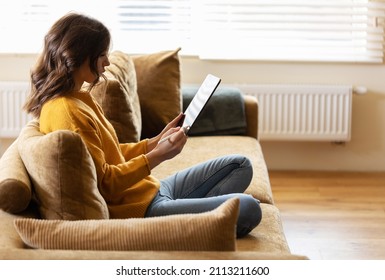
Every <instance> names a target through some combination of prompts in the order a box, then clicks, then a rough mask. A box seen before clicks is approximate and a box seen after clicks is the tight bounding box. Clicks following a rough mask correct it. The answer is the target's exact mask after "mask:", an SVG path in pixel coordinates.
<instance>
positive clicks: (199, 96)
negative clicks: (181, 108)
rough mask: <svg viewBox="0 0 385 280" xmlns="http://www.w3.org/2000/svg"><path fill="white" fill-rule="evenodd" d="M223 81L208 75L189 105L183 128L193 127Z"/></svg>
mask: <svg viewBox="0 0 385 280" xmlns="http://www.w3.org/2000/svg"><path fill="white" fill-rule="evenodd" d="M220 82H221V79H220V78H218V77H216V76H214V75H211V74H208V75H207V76H206V78H205V80H204V81H203V83H202V85H201V86H200V87H199V89H198V91H197V93H196V94H195V96H194V98H193V100H192V101H191V102H190V104H189V105H188V107H187V109H186V111H185V112H184V114H185V119H184V122H183V125H182V126H183V127H190V128H191V127H192V126H193V124H194V122H195V120H196V119H197V118H198V116H199V114H200V113H201V112H202V110H203V108H204V107H205V105H206V104H207V102H208V101H209V99H210V97H211V96H212V95H213V93H214V92H215V90H216V89H217V87H218V85H219V83H220Z"/></svg>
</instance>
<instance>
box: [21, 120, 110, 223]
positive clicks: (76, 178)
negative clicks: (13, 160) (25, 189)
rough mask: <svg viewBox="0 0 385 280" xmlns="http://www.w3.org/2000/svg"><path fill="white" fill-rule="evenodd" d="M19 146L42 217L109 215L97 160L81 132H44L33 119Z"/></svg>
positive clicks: (68, 218)
mask: <svg viewBox="0 0 385 280" xmlns="http://www.w3.org/2000/svg"><path fill="white" fill-rule="evenodd" d="M18 149H19V153H20V156H21V158H22V160H23V162H24V165H25V167H26V169H27V171H28V174H29V175H30V178H31V182H32V185H33V190H34V193H35V195H36V199H37V201H38V203H39V210H40V214H41V215H42V217H43V218H45V219H64V220H80V219H108V218H109V214H108V208H107V205H106V202H105V201H104V199H103V197H102V196H101V194H100V193H99V190H98V187H97V183H96V171H95V167H94V162H93V160H92V158H91V156H90V154H89V152H88V150H87V148H86V146H85V144H84V142H83V141H82V140H81V138H80V136H79V135H78V134H76V133H74V132H72V131H67V130H58V131H55V132H52V133H49V134H46V135H44V134H42V133H41V132H40V131H39V123H38V122H37V121H31V122H30V123H29V124H27V125H26V126H25V127H24V128H23V130H22V131H21V133H20V135H19V140H18Z"/></svg>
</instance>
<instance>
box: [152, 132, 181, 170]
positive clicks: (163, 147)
mask: <svg viewBox="0 0 385 280" xmlns="http://www.w3.org/2000/svg"><path fill="white" fill-rule="evenodd" d="M185 131H186V130H185V129H184V128H181V127H173V128H170V129H169V130H167V131H166V132H164V133H163V134H162V135H163V137H162V138H161V139H160V141H158V143H157V145H156V146H155V148H154V149H152V150H151V151H150V152H149V153H147V154H146V156H147V160H148V162H149V164H150V168H151V169H153V168H154V167H155V166H157V165H159V164H160V163H162V162H163V161H165V160H168V159H171V158H173V157H175V156H176V155H178V154H179V153H180V152H181V151H182V150H183V147H184V145H185V144H186V142H187V135H186V134H185ZM162 139H164V141H163V140H162Z"/></svg>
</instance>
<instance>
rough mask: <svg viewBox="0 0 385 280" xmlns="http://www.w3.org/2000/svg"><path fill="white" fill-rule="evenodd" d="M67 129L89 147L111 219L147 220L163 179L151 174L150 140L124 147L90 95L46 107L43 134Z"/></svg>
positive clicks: (78, 95)
mask: <svg viewBox="0 0 385 280" xmlns="http://www.w3.org/2000/svg"><path fill="white" fill-rule="evenodd" d="M63 129H65V130H71V131H74V132H76V133H78V134H79V135H80V136H81V138H82V139H83V141H84V142H85V144H86V146H87V147H88V150H89V152H90V154H91V156H92V158H93V160H94V163H95V167H96V173H97V179H98V187H99V191H100V193H101V194H102V196H103V197H104V199H105V200H106V202H107V205H108V208H109V212H110V217H111V218H131V217H144V215H145V212H146V209H147V207H148V205H149V204H150V203H151V201H152V199H153V198H154V196H155V195H156V193H157V191H158V189H159V180H157V179H156V178H154V177H153V176H151V175H150V173H151V170H150V168H149V164H148V160H147V157H146V156H145V154H146V152H147V140H142V141H140V142H138V143H127V144H120V143H119V141H118V138H117V135H116V133H115V130H114V128H113V127H112V125H111V124H110V123H109V121H108V120H107V119H106V118H105V116H104V114H103V111H102V109H101V108H100V106H99V105H98V104H97V103H96V102H95V101H94V99H93V98H92V96H91V95H90V94H89V93H88V92H75V93H72V94H70V95H69V96H66V97H59V98H56V99H53V100H50V101H48V102H46V103H45V104H44V105H43V108H42V111H41V115H40V130H41V132H42V133H45V134H46V133H49V132H52V131H55V130H63Z"/></svg>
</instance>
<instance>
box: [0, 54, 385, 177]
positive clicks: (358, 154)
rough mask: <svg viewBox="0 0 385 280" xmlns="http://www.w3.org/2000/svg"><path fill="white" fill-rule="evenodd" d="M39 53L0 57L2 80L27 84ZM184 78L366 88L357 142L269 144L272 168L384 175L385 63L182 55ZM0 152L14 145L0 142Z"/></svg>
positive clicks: (359, 105)
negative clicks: (212, 76) (215, 58)
mask: <svg viewBox="0 0 385 280" xmlns="http://www.w3.org/2000/svg"><path fill="white" fill-rule="evenodd" d="M35 60H36V57H35V56H34V55H19V56H5V55H0V65H1V69H0V80H28V76H29V70H30V68H31V67H32V66H33V64H34V62H35ZM181 64H182V66H181V67H182V69H181V70H182V80H183V82H185V83H200V82H201V81H202V80H203V78H204V77H205V75H206V74H207V73H208V72H211V73H213V74H216V75H218V76H220V77H221V78H222V81H223V83H224V84H232V83H315V84H351V85H354V86H365V87H367V89H368V93H367V94H365V95H354V97H353V114H352V139H351V141H350V142H348V143H345V144H344V145H336V144H332V143H328V142H326V143H325V142H266V141H262V142H261V144H262V149H263V152H264V155H265V158H266V161H267V164H268V167H269V169H286V170H298V169H301V170H309V169H311V170H358V171H385V129H384V128H385V64H383V65H371V64H331V63H280V62H270V63H269V62H247V61H246V62H242V61H237V62H230V61H200V60H199V59H197V58H194V57H182V58H181ZM0 144H1V145H2V146H1V147H0V153H1V152H2V150H4V148H5V147H6V146H7V145H8V144H9V141H2V142H1V143H0Z"/></svg>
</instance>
